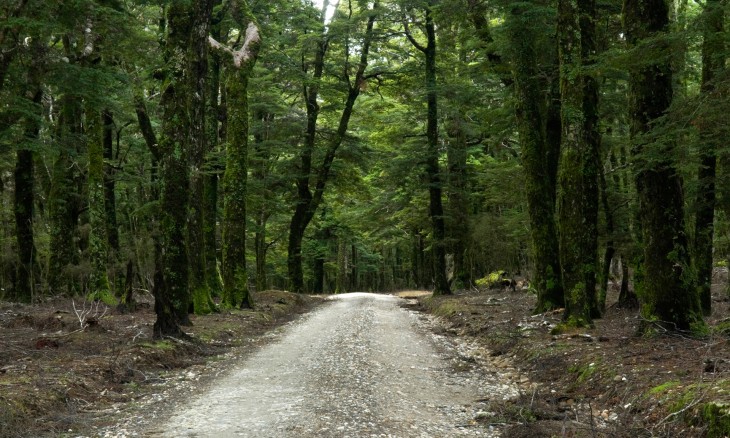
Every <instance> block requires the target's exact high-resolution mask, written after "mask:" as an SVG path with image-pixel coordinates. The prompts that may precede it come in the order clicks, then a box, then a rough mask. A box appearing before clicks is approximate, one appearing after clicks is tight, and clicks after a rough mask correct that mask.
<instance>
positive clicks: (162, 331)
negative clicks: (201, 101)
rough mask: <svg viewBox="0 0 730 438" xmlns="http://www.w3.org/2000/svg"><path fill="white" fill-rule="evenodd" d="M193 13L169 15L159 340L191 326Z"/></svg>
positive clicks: (177, 6) (182, 6) (185, 9)
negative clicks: (190, 81) (189, 226)
mask: <svg viewBox="0 0 730 438" xmlns="http://www.w3.org/2000/svg"><path fill="white" fill-rule="evenodd" d="M192 24H193V23H192V9H191V7H190V5H188V4H186V2H172V3H171V4H170V5H169V6H168V9H167V29H168V34H167V39H166V42H165V48H164V55H165V60H166V66H167V71H166V78H165V79H166V80H165V84H166V85H165V87H164V89H163V90H162V98H161V101H160V105H161V106H162V108H163V117H162V137H161V140H160V154H161V164H162V175H161V176H162V190H161V195H160V206H161V210H160V216H161V220H160V246H161V249H162V254H161V255H162V260H161V262H162V275H161V278H160V279H159V280H161V281H162V284H161V285H160V286H159V287H158V285H157V284H155V292H156V294H155V313H156V314H157V320H156V321H155V325H154V327H153V332H154V336H155V337H162V336H179V335H181V334H182V330H181V329H180V325H189V324H190V319H189V317H188V308H189V305H190V293H189V290H188V279H189V276H188V252H187V244H186V241H187V239H186V238H187V218H188V205H189V192H190V175H189V167H188V147H189V140H190V139H189V132H190V114H189V112H188V106H189V105H188V99H189V92H190V89H189V85H188V76H187V75H188V69H189V62H188V55H189V54H188V51H189V49H190V47H189V41H190V33H191V31H192Z"/></svg>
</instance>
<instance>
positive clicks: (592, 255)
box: [558, 0, 599, 327]
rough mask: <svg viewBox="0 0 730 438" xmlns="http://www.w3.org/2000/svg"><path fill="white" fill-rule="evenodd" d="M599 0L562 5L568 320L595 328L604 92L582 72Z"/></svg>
mask: <svg viewBox="0 0 730 438" xmlns="http://www.w3.org/2000/svg"><path fill="white" fill-rule="evenodd" d="M595 18H596V11H595V0H578V1H577V2H576V1H574V0H560V1H559V2H558V40H559V44H558V47H559V58H560V92H561V93H560V94H561V97H562V130H563V131H562V135H561V138H562V145H561V155H560V166H559V168H560V170H559V176H558V178H559V182H558V185H559V190H558V193H559V195H558V224H559V233H558V234H559V236H560V237H559V242H560V266H561V269H562V271H561V278H562V282H563V287H564V288H565V316H564V318H565V320H566V323H568V324H570V325H572V326H581V327H583V326H590V325H592V316H594V315H595V313H596V312H592V311H593V310H595V309H596V308H597V305H596V273H597V270H598V266H597V261H598V260H597V251H598V243H597V233H598V215H597V212H598V148H599V144H598V139H599V136H598V112H597V108H598V87H597V84H596V82H595V80H594V79H593V78H591V77H589V76H588V75H586V74H581V73H580V70H581V69H582V68H584V67H586V66H588V65H590V64H591V63H592V58H593V56H595V24H594V20H595Z"/></svg>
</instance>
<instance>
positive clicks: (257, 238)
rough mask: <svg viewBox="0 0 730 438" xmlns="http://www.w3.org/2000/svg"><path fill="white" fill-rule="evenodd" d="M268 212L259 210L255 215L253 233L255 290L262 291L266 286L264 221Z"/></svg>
mask: <svg viewBox="0 0 730 438" xmlns="http://www.w3.org/2000/svg"><path fill="white" fill-rule="evenodd" d="M267 219H268V213H266V212H265V211H259V214H258V215H257V216H256V233H255V234H254V247H255V248H254V249H255V252H256V290H257V291H262V290H266V288H267V283H268V282H267V277H266V253H267V252H268V245H267V244H266V221H267Z"/></svg>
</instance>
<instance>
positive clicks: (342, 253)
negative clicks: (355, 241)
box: [335, 231, 349, 294]
mask: <svg viewBox="0 0 730 438" xmlns="http://www.w3.org/2000/svg"><path fill="white" fill-rule="evenodd" d="M340 232H341V233H342V231H340ZM348 249H349V245H348V244H347V241H346V240H345V238H344V237H343V236H337V280H336V283H335V293H336V294H341V293H345V292H347V250H348Z"/></svg>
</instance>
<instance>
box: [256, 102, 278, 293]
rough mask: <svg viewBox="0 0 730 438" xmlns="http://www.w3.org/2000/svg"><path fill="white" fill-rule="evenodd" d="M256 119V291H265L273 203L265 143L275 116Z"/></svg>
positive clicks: (263, 113)
mask: <svg viewBox="0 0 730 438" xmlns="http://www.w3.org/2000/svg"><path fill="white" fill-rule="evenodd" d="M255 119H256V120H257V121H258V122H259V123H261V126H260V128H259V129H258V130H257V131H256V132H255V133H254V158H253V170H252V172H251V176H252V178H253V179H254V180H255V182H256V183H257V184H258V187H259V192H260V193H259V196H258V204H257V205H256V206H255V210H256V212H255V217H256V219H255V223H256V228H255V230H254V245H255V253H256V290H264V289H266V286H267V278H266V277H267V273H266V254H267V252H268V245H267V244H266V226H267V223H268V220H269V216H270V215H271V213H270V212H269V210H270V205H269V204H270V202H271V187H270V184H271V182H270V180H269V167H270V166H271V161H270V160H271V154H270V153H269V148H268V145H266V144H265V142H266V141H268V140H270V136H269V134H270V130H271V123H272V122H273V120H274V114H272V113H269V112H267V111H263V110H260V111H257V112H256V115H255Z"/></svg>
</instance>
